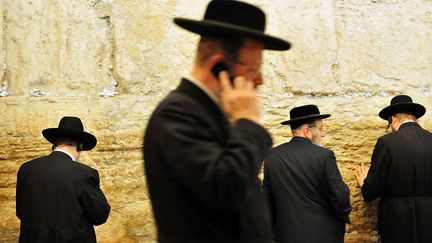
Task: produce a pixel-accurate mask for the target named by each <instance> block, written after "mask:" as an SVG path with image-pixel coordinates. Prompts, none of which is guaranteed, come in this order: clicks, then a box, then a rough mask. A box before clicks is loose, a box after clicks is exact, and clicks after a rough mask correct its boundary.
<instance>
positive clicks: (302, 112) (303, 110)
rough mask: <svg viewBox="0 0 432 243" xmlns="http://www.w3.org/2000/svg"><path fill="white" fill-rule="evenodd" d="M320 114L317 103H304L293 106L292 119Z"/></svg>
mask: <svg viewBox="0 0 432 243" xmlns="http://www.w3.org/2000/svg"><path fill="white" fill-rule="evenodd" d="M319 114H320V111H319V109H318V107H317V106H316V105H304V106H299V107H294V108H292V109H291V110H290V119H295V118H299V117H305V116H310V115H319Z"/></svg>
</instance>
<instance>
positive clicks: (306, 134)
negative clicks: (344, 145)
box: [262, 105, 351, 243]
mask: <svg viewBox="0 0 432 243" xmlns="http://www.w3.org/2000/svg"><path fill="white" fill-rule="evenodd" d="M329 116H330V115H329V114H320V111H319V109H318V107H317V106H315V105H305V106H299V107H295V108H293V109H292V110H291V111H290V120H287V121H284V122H282V123H281V124H282V125H290V126H291V130H292V134H293V138H292V139H291V141H289V142H287V143H284V144H282V145H279V146H277V147H275V148H273V149H272V150H271V151H270V152H269V153H268V154H267V156H266V158H265V162H264V181H263V185H262V189H263V194H264V195H265V197H266V198H267V200H268V202H269V205H270V208H271V215H272V223H273V233H274V237H275V240H276V241H277V242H287V243H288V242H289V243H293V242H294V243H295V242H298V243H302V242H323V243H324V242H325V243H329V242H338V243H343V242H344V235H345V224H346V223H349V213H350V212H351V205H350V200H349V189H348V187H347V185H346V184H345V183H344V182H343V180H342V177H341V175H340V173H339V170H338V167H337V165H336V158H335V156H334V154H333V151H331V150H329V149H326V148H323V147H321V146H320V145H319V144H320V141H321V138H322V137H323V136H324V130H323V119H324V118H328V117H329Z"/></svg>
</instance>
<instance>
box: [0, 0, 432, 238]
mask: <svg viewBox="0 0 432 243" xmlns="http://www.w3.org/2000/svg"><path fill="white" fill-rule="evenodd" d="M249 2H251V3H254V4H256V5H258V6H260V7H262V8H263V9H264V10H265V11H266V13H267V15H268V32H269V33H273V34H275V35H277V36H280V37H283V38H286V39H288V40H290V41H291V42H292V43H293V48H292V50H290V51H288V52H282V53H280V52H267V53H266V58H265V64H264V67H263V69H264V70H263V72H264V74H265V78H266V84H265V85H264V86H263V87H262V88H261V89H260V96H261V97H262V107H263V120H264V125H265V126H266V127H267V128H268V129H269V131H270V132H271V133H272V135H273V138H274V141H275V145H278V144H280V143H283V142H285V141H287V140H289V139H290V130H289V129H288V128H287V127H283V126H280V125H279V122H280V121H282V120H284V119H287V118H288V114H289V110H290V109H291V108H292V107H294V106H298V105H303V104H310V103H312V104H316V105H318V106H319V107H320V109H321V111H322V112H323V113H331V114H332V117H331V118H329V119H327V120H326V131H327V137H326V139H325V142H324V146H326V147H329V148H331V149H332V150H334V152H335V154H336V157H337V159H338V165H339V168H340V170H341V173H342V176H343V178H344V180H345V181H346V182H347V183H348V185H349V187H350V190H351V203H352V205H353V212H352V214H351V218H352V224H351V225H349V226H348V227H347V235H346V242H377V233H376V228H375V224H376V217H375V210H376V202H374V203H370V204H365V203H364V202H363V201H362V198H361V196H360V194H359V188H358V187H357V185H356V181H355V178H354V169H355V167H356V166H357V165H358V164H359V163H361V162H364V163H369V162H370V156H371V153H372V149H373V146H374V145H375V142H376V139H377V138H378V137H379V136H381V135H383V134H384V133H385V125H386V123H385V122H384V121H382V120H380V119H379V118H378V116H377V113H378V112H379V111H380V109H381V108H383V107H385V106H386V105H388V103H389V101H390V98H391V97H392V96H393V95H395V94H399V93H404V94H408V95H410V96H412V97H413V99H414V101H416V102H418V103H421V104H423V105H425V106H426V108H427V109H428V110H429V111H428V112H427V113H426V116H425V117H424V118H422V119H421V120H420V124H421V125H422V126H423V127H425V128H426V129H432V117H431V115H430V112H431V111H430V110H431V107H432V99H431V97H432V93H431V84H432V72H431V70H432V45H431V44H430V43H431V41H432V1H430V0H417V1H407V0H371V1H365V0H320V1H318V0H302V1H287V0H272V1H263V0H261V1H258V0H254V1H249ZM206 3H207V1H201V0H145V1H143V0H116V1H112V0H74V1H52V0H27V1H14V0H3V1H0V5H1V6H0V9H1V11H2V13H3V15H2V18H0V24H1V25H2V26H3V28H0V33H1V36H2V38H0V46H1V48H2V50H3V65H2V73H1V75H0V76H1V77H0V78H1V80H0V113H1V114H2V115H3V116H2V120H1V121H0V147H1V149H0V174H1V176H0V219H1V220H0V242H16V241H17V237H18V234H19V221H18V220H17V218H16V216H15V184H16V172H17V170H18V168H19V166H20V165H21V164H22V163H23V162H25V161H27V160H29V159H31V158H34V157H37V156H42V155H45V154H47V153H49V149H50V144H49V143H48V142H46V141H45V140H44V139H43V137H42V136H41V130H43V129H44V128H47V127H56V126H57V123H58V120H59V119H60V118H61V117H62V116H64V115H74V116H79V117H81V118H82V120H83V122H84V124H85V128H86V130H88V131H90V132H92V133H93V134H95V135H96V137H97V138H98V141H99V143H98V145H97V147H96V148H95V149H94V150H92V151H91V152H87V153H83V155H82V157H81V161H82V162H83V163H85V164H88V165H90V166H93V167H95V168H97V169H98V170H99V173H100V176H101V186H102V189H103V190H104V192H105V193H106V195H107V197H108V200H109V202H110V204H111V205H112V212H111V215H110V218H109V219H108V222H107V223H106V224H104V225H102V226H100V227H97V229H96V231H97V237H98V239H99V242H102V243H104V242H106V243H109V242H155V241H156V237H155V226H154V222H153V219H152V212H151V207H150V201H149V198H148V195H147V192H146V187H145V175H144V171H143V162H142V154H141V146H142V137H143V132H144V128H145V126H146V123H147V119H148V117H149V116H150V114H151V112H152V110H153V108H154V107H155V106H156V105H157V103H158V101H160V100H161V99H162V98H163V97H164V96H165V95H166V94H167V93H168V92H169V91H170V90H171V89H173V88H174V87H175V86H176V85H177V84H178V81H179V77H180V76H181V75H183V74H184V73H185V72H187V70H188V69H189V68H190V66H191V62H192V57H193V55H194V47H195V44H196V41H197V37H196V36H194V35H193V34H190V33H188V32H186V31H184V30H181V29H180V28H177V27H176V26H175V25H174V24H173V23H172V18H173V17H174V16H181V17H190V18H194V19H200V18H201V17H202V15H203V12H204V9H205V6H206Z"/></svg>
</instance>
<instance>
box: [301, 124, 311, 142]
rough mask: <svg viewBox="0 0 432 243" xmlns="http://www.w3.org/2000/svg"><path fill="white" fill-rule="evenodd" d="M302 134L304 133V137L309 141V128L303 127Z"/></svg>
mask: <svg viewBox="0 0 432 243" xmlns="http://www.w3.org/2000/svg"><path fill="white" fill-rule="evenodd" d="M302 132H303V136H304V137H305V138H308V139H309V136H308V135H309V132H310V131H309V128H308V127H307V126H305V127H303V129H302Z"/></svg>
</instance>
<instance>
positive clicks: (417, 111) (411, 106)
mask: <svg viewBox="0 0 432 243" xmlns="http://www.w3.org/2000/svg"><path fill="white" fill-rule="evenodd" d="M404 112H405V113H407V112H408V113H412V114H413V115H414V116H415V117H416V118H420V117H422V116H423V115H424V114H425V113H426V108H425V107H424V106H422V105H420V104H417V103H398V104H394V105H390V106H387V107H386V108H384V109H382V110H381V111H380V112H379V114H378V115H379V117H381V118H382V119H384V120H388V119H389V117H390V116H392V115H394V114H396V113H404Z"/></svg>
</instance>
